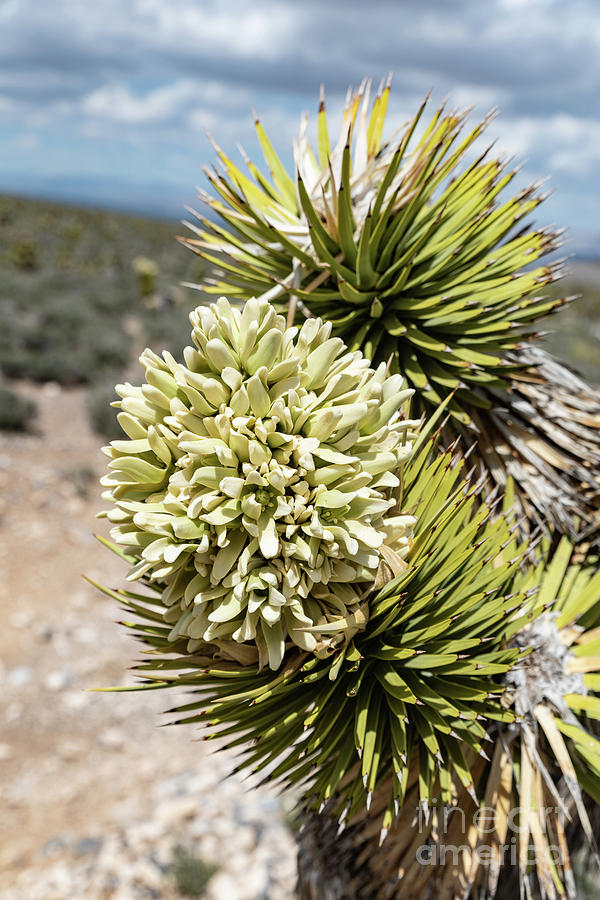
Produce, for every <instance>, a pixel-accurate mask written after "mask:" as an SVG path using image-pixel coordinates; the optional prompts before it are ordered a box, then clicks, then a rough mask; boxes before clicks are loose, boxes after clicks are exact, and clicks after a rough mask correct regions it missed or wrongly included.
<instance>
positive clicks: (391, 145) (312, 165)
mask: <svg viewBox="0 0 600 900" xmlns="http://www.w3.org/2000/svg"><path fill="white" fill-rule="evenodd" d="M389 92H390V84H389V81H388V82H387V83H386V84H385V85H384V84H383V83H382V85H381V86H380V89H379V92H378V93H377V96H376V97H375V100H374V102H373V105H372V108H371V110H370V112H369V83H368V82H366V81H365V82H363V84H362V86H361V88H360V90H359V91H357V92H355V93H349V94H348V97H347V102H346V107H345V111H344V118H343V123H342V128H341V132H340V135H339V138H338V140H337V142H336V144H335V146H334V147H333V148H332V146H331V143H330V137H329V131H328V124H327V116H326V112H325V102H324V98H323V96H322V97H321V103H320V107H319V116H318V147H317V150H316V152H313V150H312V149H311V147H310V145H309V143H308V140H307V137H306V126H307V122H306V119H304V120H303V122H302V126H301V130H300V138H299V140H298V142H297V143H296V144H295V146H294V158H295V164H296V174H295V177H294V178H292V177H291V176H290V175H289V174H288V173H287V172H286V171H285V169H284V167H283V165H282V163H281V162H280V160H279V158H278V157H277V155H276V153H275V151H274V149H273V147H272V145H271V144H270V142H269V140H268V138H267V136H266V134H265V132H264V130H263V128H262V126H261V124H260V122H259V121H256V131H257V135H258V139H259V141H260V145H261V147H262V150H263V153H264V157H265V162H266V164H267V166H268V169H269V173H270V178H267V177H265V176H264V175H263V174H262V173H261V172H260V170H259V169H258V168H257V167H256V166H255V165H254V164H253V163H252V162H251V161H250V160H249V159H247V158H246V163H247V166H248V169H249V175H245V174H244V173H243V172H242V171H241V170H240V169H239V168H238V167H237V166H236V165H235V164H234V163H233V162H232V161H231V160H230V159H229V158H228V157H227V156H226V155H225V153H224V152H223V151H222V150H221V149H220V148H219V147H218V146H217V145H216V144H215V148H216V151H217V153H218V157H219V163H220V165H219V167H218V168H215V169H214V170H208V169H207V170H206V173H207V176H208V179H209V182H210V184H211V186H212V187H213V189H214V194H212V195H211V194H207V193H204V194H202V195H201V197H202V199H203V200H204V202H205V203H206V205H207V206H208V207H209V210H210V213H211V218H206V217H204V216H201V215H199V214H196V216H197V220H198V222H199V226H198V225H195V224H193V223H188V224H189V226H190V228H192V230H193V231H194V232H195V233H196V237H194V238H187V239H184V243H185V244H186V245H187V246H188V247H190V248H191V249H192V250H194V251H195V252H196V253H198V254H200V256H202V257H203V258H204V259H206V260H207V261H208V262H209V263H210V264H211V267H212V275H211V277H209V278H207V280H206V282H205V283H203V284H202V285H199V287H201V288H202V289H203V290H205V291H208V292H212V293H216V294H219V295H220V294H225V295H227V296H228V297H232V298H237V299H240V300H245V299H248V298H249V297H252V296H259V295H264V296H267V297H268V298H269V299H271V300H275V301H276V302H277V304H278V305H279V307H280V308H281V309H283V310H284V311H285V312H286V314H287V311H288V310H290V309H291V316H292V317H294V310H296V308H297V307H298V308H299V310H300V311H299V312H298V313H296V315H295V319H298V318H300V319H301V318H302V316H303V315H317V316H321V317H322V318H323V319H325V320H326V321H329V322H331V323H332V325H333V333H334V334H336V335H339V336H340V337H341V338H343V340H344V341H345V342H346V343H347V344H348V347H349V348H350V349H360V350H361V351H362V352H363V353H364V354H365V356H367V357H368V358H369V359H371V360H372V361H373V362H374V363H379V362H380V361H384V362H386V364H389V366H390V370H391V371H392V372H394V371H399V372H401V373H402V374H403V376H404V377H405V378H406V380H407V382H408V384H409V386H411V387H413V388H415V390H416V391H417V396H416V402H415V404H414V408H413V412H414V413H415V414H420V413H421V412H425V413H426V414H430V413H431V412H432V411H433V410H435V409H436V408H437V407H438V406H439V404H440V403H441V402H442V401H443V400H446V402H447V409H448V412H449V413H450V416H449V419H448V421H447V423H446V425H445V427H444V437H445V439H446V440H447V441H450V440H452V439H453V438H454V437H455V436H456V435H458V434H460V435H461V436H464V437H465V438H466V440H465V442H464V446H465V447H471V446H473V444H474V442H476V446H475V450H474V459H475V460H476V461H477V463H478V465H479V467H480V469H481V471H483V472H485V473H486V475H487V476H488V477H489V478H490V483H491V484H497V485H499V486H500V488H501V489H502V490H504V489H505V487H506V482H507V479H508V478H509V477H511V478H513V479H514V482H515V504H516V508H517V510H518V511H519V513H524V517H523V519H522V522H523V524H529V525H531V526H534V527H541V528H543V529H547V528H548V527H555V528H557V529H558V530H559V531H561V532H564V533H566V534H569V535H571V536H572V537H573V538H576V537H583V536H585V537H586V538H587V537H590V536H591V537H593V538H595V539H596V540H597V538H598V534H599V529H600V475H599V471H600V437H599V435H598V430H599V429H600V415H599V411H598V395H597V393H596V392H594V391H592V390H591V389H590V388H589V387H588V386H587V385H585V383H583V382H582V381H581V380H580V379H577V378H576V377H575V376H574V375H573V374H572V373H571V372H569V371H568V370H567V369H565V367H563V366H560V365H559V364H558V363H556V362H555V361H553V360H551V359H550V358H549V357H548V355H547V354H546V353H545V352H544V350H543V349H542V348H541V347H540V346H539V345H537V344H536V343H535V342H534V341H535V338H536V337H537V335H536V334H535V333H532V332H531V326H532V324H533V323H534V322H535V321H536V320H538V319H539V318H540V317H542V316H545V315H547V314H548V313H551V312H553V311H555V310H557V309H558V308H560V307H561V306H562V305H564V304H565V303H566V302H567V301H568V300H570V299H572V298H563V299H560V300H553V299H550V298H549V297H548V296H544V295H543V293H542V295H540V293H539V292H540V291H541V292H543V291H544V288H545V287H546V286H547V285H549V284H551V283H552V282H554V281H555V280H556V279H557V278H558V277H559V275H560V273H561V263H560V262H556V261H553V262H550V263H546V264H543V263H541V262H540V260H541V258H542V257H544V256H545V255H547V254H549V253H551V252H552V251H553V250H555V249H556V248H557V247H558V246H559V235H558V234H557V233H554V232H553V231H552V230H549V229H537V228H533V227H532V226H531V225H528V224H527V219H528V217H529V216H530V214H531V213H532V212H533V211H534V210H535V209H536V207H537V206H538V204H539V203H540V202H541V201H542V200H543V195H542V194H540V192H539V187H538V186H537V185H532V186H530V187H529V188H526V189H525V190H522V191H521V192H520V193H518V194H517V195H516V196H512V195H511V194H510V193H509V192H508V190H507V189H508V187H509V185H510V183H511V181H512V180H513V178H514V176H515V174H516V172H517V169H516V168H513V169H509V166H508V164H507V162H503V161H501V160H499V159H494V158H493V157H492V156H491V153H490V151H491V149H492V148H491V147H489V148H487V149H486V150H484V151H483V152H478V150H477V140H478V138H480V136H481V134H482V132H483V131H484V130H485V128H486V126H487V125H488V123H489V121H490V119H491V118H492V116H487V117H486V118H485V119H484V120H483V121H481V122H479V123H478V124H477V125H476V126H475V127H474V128H473V129H471V130H470V131H468V133H467V134H464V133H463V132H464V126H465V121H466V116H467V112H468V111H467V110H464V111H460V112H455V111H450V112H447V111H445V109H444V108H443V107H442V108H441V109H438V110H437V111H436V113H435V114H434V115H433V117H432V118H431V120H430V121H429V122H428V123H427V124H426V125H424V124H423V120H424V119H425V109H426V105H427V101H425V102H424V103H423V105H422V106H421V108H420V109H419V111H418V112H417V114H416V115H415V117H414V118H413V119H412V120H411V121H410V122H409V123H408V124H407V125H406V126H405V128H404V129H403V130H401V131H400V133H399V134H395V135H393V136H392V137H391V138H389V139H387V140H384V139H383V132H384V124H385V116H386V110H387V106H388V98H389Z"/></svg>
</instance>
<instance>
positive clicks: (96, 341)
mask: <svg viewBox="0 0 600 900" xmlns="http://www.w3.org/2000/svg"><path fill="white" fill-rule="evenodd" d="M2 318H3V319H4V321H7V323H8V322H9V320H8V317H7V315H6V314H3V315H2ZM130 344H131V341H130V338H129V336H128V335H127V334H125V332H124V331H123V329H122V327H121V324H120V321H119V319H118V318H116V317H115V316H107V315H104V314H102V312H101V311H100V310H98V309H96V308H94V307H93V306H90V305H89V304H84V303H82V302H81V301H79V302H78V301H77V298H74V297H72V296H69V295H62V296H58V297H52V298H51V299H49V300H47V301H46V302H45V303H44V304H43V305H40V306H39V307H38V308H34V309H31V310H30V311H29V314H28V315H21V316H17V317H15V319H14V320H12V322H10V323H9V324H8V328H7V329H6V330H5V332H4V335H3V337H2V338H1V339H0V351H1V357H2V370H3V372H4V374H5V375H7V376H8V377H10V378H31V379H33V380H34V381H57V382H59V383H60V384H67V385H68V384H77V383H83V382H91V381H95V380H96V379H97V378H98V377H100V376H102V375H103V374H105V373H106V372H107V371H115V370H120V369H122V368H123V367H124V366H125V365H126V364H127V362H128V361H129V355H130Z"/></svg>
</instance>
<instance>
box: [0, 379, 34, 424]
mask: <svg viewBox="0 0 600 900" xmlns="http://www.w3.org/2000/svg"><path fill="white" fill-rule="evenodd" d="M35 413H36V407H35V403H33V401H32V400H29V399H28V398H27V397H22V396H21V395H20V394H17V393H16V392H15V391H12V390H11V389H10V388H8V387H6V386H5V385H0V430H2V431H25V430H26V429H27V427H28V426H29V424H30V422H31V419H32V418H33V416H34V415H35Z"/></svg>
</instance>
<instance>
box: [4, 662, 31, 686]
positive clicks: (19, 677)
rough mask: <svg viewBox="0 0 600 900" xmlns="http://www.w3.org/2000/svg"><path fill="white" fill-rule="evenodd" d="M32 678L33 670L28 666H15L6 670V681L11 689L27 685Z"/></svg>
mask: <svg viewBox="0 0 600 900" xmlns="http://www.w3.org/2000/svg"><path fill="white" fill-rule="evenodd" d="M32 676H33V670H32V669H30V668H29V666H15V667H14V668H12V669H9V670H8V674H7V679H6V680H7V681H8V683H9V684H10V686H11V687H23V686H24V685H26V684H29V682H30V681H31V679H32Z"/></svg>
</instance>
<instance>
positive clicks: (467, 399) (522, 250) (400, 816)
mask: <svg viewBox="0 0 600 900" xmlns="http://www.w3.org/2000/svg"><path fill="white" fill-rule="evenodd" d="M388 91H389V85H386V86H385V87H383V88H382V90H380V92H379V93H378V95H377V97H376V99H375V101H374V104H373V108H372V110H371V113H370V115H369V114H368V89H367V88H366V87H363V89H361V91H359V92H358V94H356V95H351V96H350V97H349V100H348V105H347V108H346V114H345V118H344V124H343V128H342V135H341V138H340V141H339V142H338V145H337V147H336V148H335V149H333V150H331V149H330V144H329V138H328V134H327V126H326V119H325V112H324V106H323V104H322V105H321V111H320V114H319V129H318V130H319V147H318V153H317V154H316V155H313V154H312V152H311V151H310V148H309V147H308V144H307V142H306V137H305V130H304V128H303V130H302V132H301V137H300V142H299V144H298V147H297V148H296V164H297V177H296V178H295V179H292V178H290V176H289V175H288V174H287V173H286V172H285V170H284V168H283V166H282V165H281V163H280V162H279V160H278V158H277V156H276V155H275V153H274V151H273V149H272V147H271V145H270V144H269V142H268V141H267V139H266V136H265V135H264V133H263V131H262V128H261V126H260V124H259V123H257V129H258V135H259V139H260V141H261V144H262V145H263V149H264V151H265V157H266V160H267V163H268V165H269V169H270V172H271V179H272V180H268V179H267V178H266V177H265V176H264V175H263V174H262V173H261V172H260V171H259V170H258V169H257V168H256V167H255V166H254V165H253V164H252V163H250V162H249V163H248V164H249V168H250V174H251V176H252V178H248V177H246V176H245V175H243V174H242V173H241V172H240V171H239V170H238V169H237V168H236V167H235V166H234V165H233V164H232V163H231V162H230V161H229V159H227V157H226V156H225V155H224V154H223V153H222V152H221V151H219V155H220V158H221V162H222V165H223V172H222V173H220V174H216V175H211V180H212V183H213V186H214V187H215V189H216V191H217V193H218V194H219V195H220V198H221V199H220V200H216V199H215V198H213V197H208V195H207V198H206V199H207V202H208V203H209V204H210V206H211V207H212V210H213V212H216V213H217V214H218V215H219V216H220V217H221V219H222V220H223V225H220V224H218V223H216V222H215V221H214V220H208V219H201V227H200V228H199V229H197V231H198V237H197V238H194V239H188V240H187V241H186V243H188V244H189V245H190V246H192V247H193V249H195V250H196V251H197V252H199V253H200V254H201V255H203V256H204V257H205V258H207V259H209V260H210V261H211V262H213V263H214V264H215V266H218V267H220V269H221V271H222V274H221V275H220V276H219V275H217V276H216V283H215V285H214V289H215V291H216V292H218V293H219V294H221V293H227V294H228V295H229V297H230V298H231V300H232V301H235V303H233V304H232V303H230V302H228V300H226V299H225V298H224V297H222V298H221V299H220V300H219V301H218V302H217V303H215V304H212V305H211V306H200V307H199V308H198V309H197V310H195V312H193V313H192V315H191V323H192V342H193V346H190V347H188V348H187V349H186V351H185V353H184V361H183V362H181V361H177V360H175V359H174V358H173V357H172V356H171V355H170V354H168V353H166V352H165V353H163V354H162V356H157V355H155V354H154V353H151V352H150V351H145V353H144V354H143V355H142V357H141V362H142V365H143V367H144V370H145V383H144V384H143V386H141V387H132V386H131V385H129V384H126V385H120V386H119V387H118V392H119V394H120V396H121V398H122V399H121V400H120V401H118V402H117V406H119V407H120V410H121V412H120V414H119V421H120V423H121V426H122V428H123V430H124V432H125V435H126V437H125V439H123V440H120V441H113V442H112V444H111V445H110V446H109V447H108V448H106V452H107V454H108V456H109V457H110V462H109V473H108V474H107V475H106V476H105V478H104V479H103V483H104V485H105V487H106V489H107V492H106V495H105V496H106V498H107V500H109V501H110V504H111V505H110V509H108V510H107V513H106V515H107V516H108V518H109V519H110V520H111V522H112V523H113V530H112V533H111V536H112V542H107V543H108V544H109V546H111V548H112V549H113V550H114V551H115V552H117V553H119V554H120V555H121V556H123V557H124V558H125V559H126V560H127V562H128V563H129V565H130V570H129V575H128V578H129V579H130V580H132V581H137V582H139V583H140V585H141V586H140V587H139V588H138V589H136V590H118V589H116V590H113V589H109V588H101V589H102V590H103V591H105V593H107V594H108V595H110V596H112V597H114V598H115V599H116V600H118V601H119V602H120V603H121V604H122V605H123V606H124V607H125V609H127V610H128V611H129V612H130V613H131V614H133V616H134V620H133V621H132V622H130V623H128V624H129V627H131V629H132V630H133V632H134V633H135V635H136V636H137V637H138V638H139V639H140V640H141V641H142V642H143V644H144V646H145V647H146V649H147V651H148V653H147V656H146V659H145V661H144V662H143V663H142V664H140V665H139V666H138V672H139V674H140V676H141V679H142V680H141V683H140V684H139V685H137V686H136V687H135V688H133V689H134V690H148V689H165V688H169V687H185V686H187V687H188V688H189V689H191V691H192V694H193V696H192V697H190V700H189V702H188V703H185V704H184V705H179V706H178V707H176V708H175V709H174V710H172V712H173V714H174V716H175V721H177V722H185V723H196V722H197V723H200V724H202V725H203V726H204V728H205V729H206V731H205V734H206V737H207V738H212V737H219V738H221V739H223V738H226V743H227V746H229V747H230V748H236V749H237V751H238V753H239V758H240V761H239V766H240V767H245V768H250V769H252V770H253V771H254V772H263V773H264V778H265V781H269V782H272V783H275V784H278V785H280V786H282V787H288V786H289V787H294V789H295V791H296V794H297V796H298V798H299V799H298V806H299V810H300V812H301V814H302V816H303V828H302V831H301V836H300V860H299V894H300V897H301V898H304V900H316V898H319V900H323V898H324V900H338V898H339V900H341V898H353V897H356V898H363V900H366V898H375V900H380V898H381V900H383V898H423V900H425V898H428V897H436V898H437V897H439V898H448V900H455V898H462V897H473V898H483V897H493V896H494V895H496V894H497V892H498V891H502V890H503V887H502V886H503V885H505V888H506V891H507V894H506V895H507V896H513V895H514V884H513V882H512V881H511V878H512V877H513V875H514V873H517V874H516V877H517V883H518V884H520V890H521V892H522V894H523V895H525V894H526V895H527V896H535V895H536V894H540V895H542V896H547V897H560V896H568V897H575V896H576V894H575V886H574V881H573V876H572V872H571V868H570V863H569V852H568V847H569V842H571V844H573V842H574V841H575V842H577V840H578V835H575V837H573V836H572V835H571V836H569V835H568V834H567V831H566V823H567V821H568V820H569V819H573V820H574V821H575V822H577V823H578V825H577V828H578V829H579V834H583V836H584V838H585V840H586V841H587V842H588V844H589V845H590V846H592V845H593V833H592V825H591V823H590V810H591V814H592V815H593V814H594V810H595V808H596V807H595V804H600V740H599V739H598V735H597V726H596V724H595V723H596V721H597V720H598V719H599V718H600V696H598V695H600V675H598V674H596V673H597V672H598V671H600V573H598V572H596V571H595V570H594V566H593V565H592V561H591V556H589V557H588V561H587V563H585V564H581V563H579V564H578V563H575V562H574V561H573V558H572V551H573V545H572V543H571V540H570V539H569V537H567V536H563V537H562V538H560V532H561V531H562V532H565V533H567V534H569V535H571V537H578V538H579V539H581V538H582V535H583V533H584V532H587V534H588V536H591V537H595V536H597V533H598V530H597V526H598V519H597V503H598V496H599V488H600V482H599V467H598V462H599V460H600V442H599V439H598V436H599V431H598V427H599V426H600V403H599V398H598V396H597V394H595V392H594V391H593V390H592V389H591V388H589V387H588V386H587V385H585V384H584V383H583V382H582V381H580V380H579V379H578V378H577V377H576V376H574V375H573V374H572V373H570V372H569V371H568V370H566V369H564V368H563V367H561V366H559V365H558V364H557V363H554V362H553V361H552V360H550V358H549V357H548V356H547V355H546V354H545V353H544V352H543V351H542V350H540V349H539V348H537V347H536V346H535V345H534V344H533V343H532V341H533V337H534V336H532V335H531V334H530V333H529V332H528V330H527V328H528V326H529V325H530V324H531V323H532V322H533V321H534V320H535V319H537V318H539V317H540V316H542V315H543V314H545V313H547V312H549V311H551V310H552V309H554V308H555V307H556V306H557V305H559V304H560V303H561V302H563V301H558V302H557V301H551V300H545V299H542V298H537V297H534V296H532V293H533V292H535V291H536V290H537V286H538V285H541V286H543V285H545V284H548V283H549V282H550V281H552V280H553V279H554V278H555V277H556V267H555V266H552V265H551V266H544V267H540V266H536V265H531V266H530V264H535V261H536V260H537V259H538V258H539V257H540V256H541V255H542V254H543V253H544V252H546V251H548V250H550V249H553V247H554V245H555V236H554V235H551V234H548V233H546V232H540V231H536V230H532V229H528V228H525V227H522V226H521V224H520V223H521V221H522V219H523V217H524V216H527V214H528V213H529V212H531V210H532V209H533V208H534V207H535V206H536V205H537V203H538V202H539V197H538V196H537V195H536V192H535V190H533V189H531V190H529V191H525V192H523V193H522V194H521V195H519V197H517V198H516V199H511V200H508V201H505V202H503V203H501V204H500V203H498V202H497V201H496V198H497V196H498V194H499V193H500V192H501V190H502V188H503V187H505V185H506V184H507V183H508V181H510V178H511V175H510V174H506V173H505V172H504V170H503V167H502V166H501V164H500V163H498V162H493V161H489V160H488V159H487V156H486V154H483V155H482V156H480V157H478V158H476V159H475V160H474V161H473V162H470V163H468V164H466V163H465V164H464V167H463V168H462V169H460V168H459V166H460V165H461V163H462V160H463V158H464V154H465V153H466V151H467V149H468V148H469V147H470V146H471V145H472V143H473V141H474V140H475V138H476V137H477V136H478V134H479V132H480V131H481V129H482V127H483V125H480V126H478V127H477V128H476V129H475V130H474V131H473V132H472V133H470V134H469V135H468V137H467V138H465V139H464V140H463V141H462V143H458V145H457V146H456V147H454V143H455V141H456V139H457V138H458V135H459V131H460V128H461V126H462V123H463V120H464V116H463V114H452V113H450V114H446V113H444V112H443V111H439V112H438V113H437V114H436V115H435V116H434V118H433V121H432V122H431V123H430V124H429V126H428V127H426V128H425V130H424V131H422V133H421V134H420V136H417V135H418V133H419V132H418V129H419V128H420V125H419V122H420V119H421V117H422V113H423V110H421V111H420V113H419V114H418V115H417V117H415V119H414V120H413V122H411V123H410V125H409V126H408V129H407V131H406V132H405V133H404V134H403V135H402V136H401V137H400V138H395V139H392V140H391V141H389V142H387V143H386V142H382V132H383V125H384V117H385V109H386V105H387V98H388ZM361 99H362V106H361ZM411 141H414V144H411ZM317 160H318V161H317ZM515 228H516V229H517V230H516V232H515ZM253 295H257V297H258V298H257V299H252V298H253ZM274 303H275V304H276V305H277V309H276V308H275V307H274V306H273V305H272V304H274ZM278 310H279V313H284V315H281V314H278ZM286 319H287V322H286ZM295 322H297V325H298V326H299V327H297V326H296V325H295V324H294V323H295ZM411 395H412V397H411ZM409 404H410V408H411V412H410V415H412V416H413V418H409V410H408V407H409ZM475 439H477V444H476V445H475V444H474V443H473V441H474V440H475ZM469 455H471V461H472V460H473V459H474V460H475V462H476V464H475V466H474V467H473V468H472V469H471V471H470V472H467V471H466V470H467V468H468V465H467V463H466V459H467V457H468V456H469ZM469 465H470V463H469ZM575 515H577V519H574V516H575ZM540 526H543V530H544V531H545V532H547V535H546V536H544V537H543V539H542V540H541V541H538V543H537V545H536V544H535V541H534V540H532V539H531V537H530V532H532V531H534V530H536V529H539V528H540ZM557 532H559V533H558V534H557ZM579 556H580V557H581V558H583V556H584V553H583V550H582V549H580V552H579ZM516 809H518V811H519V812H518V816H516V815H515V810H516ZM513 839H514V840H513ZM517 890H518V888H517ZM511 892H512V893H511Z"/></svg>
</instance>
